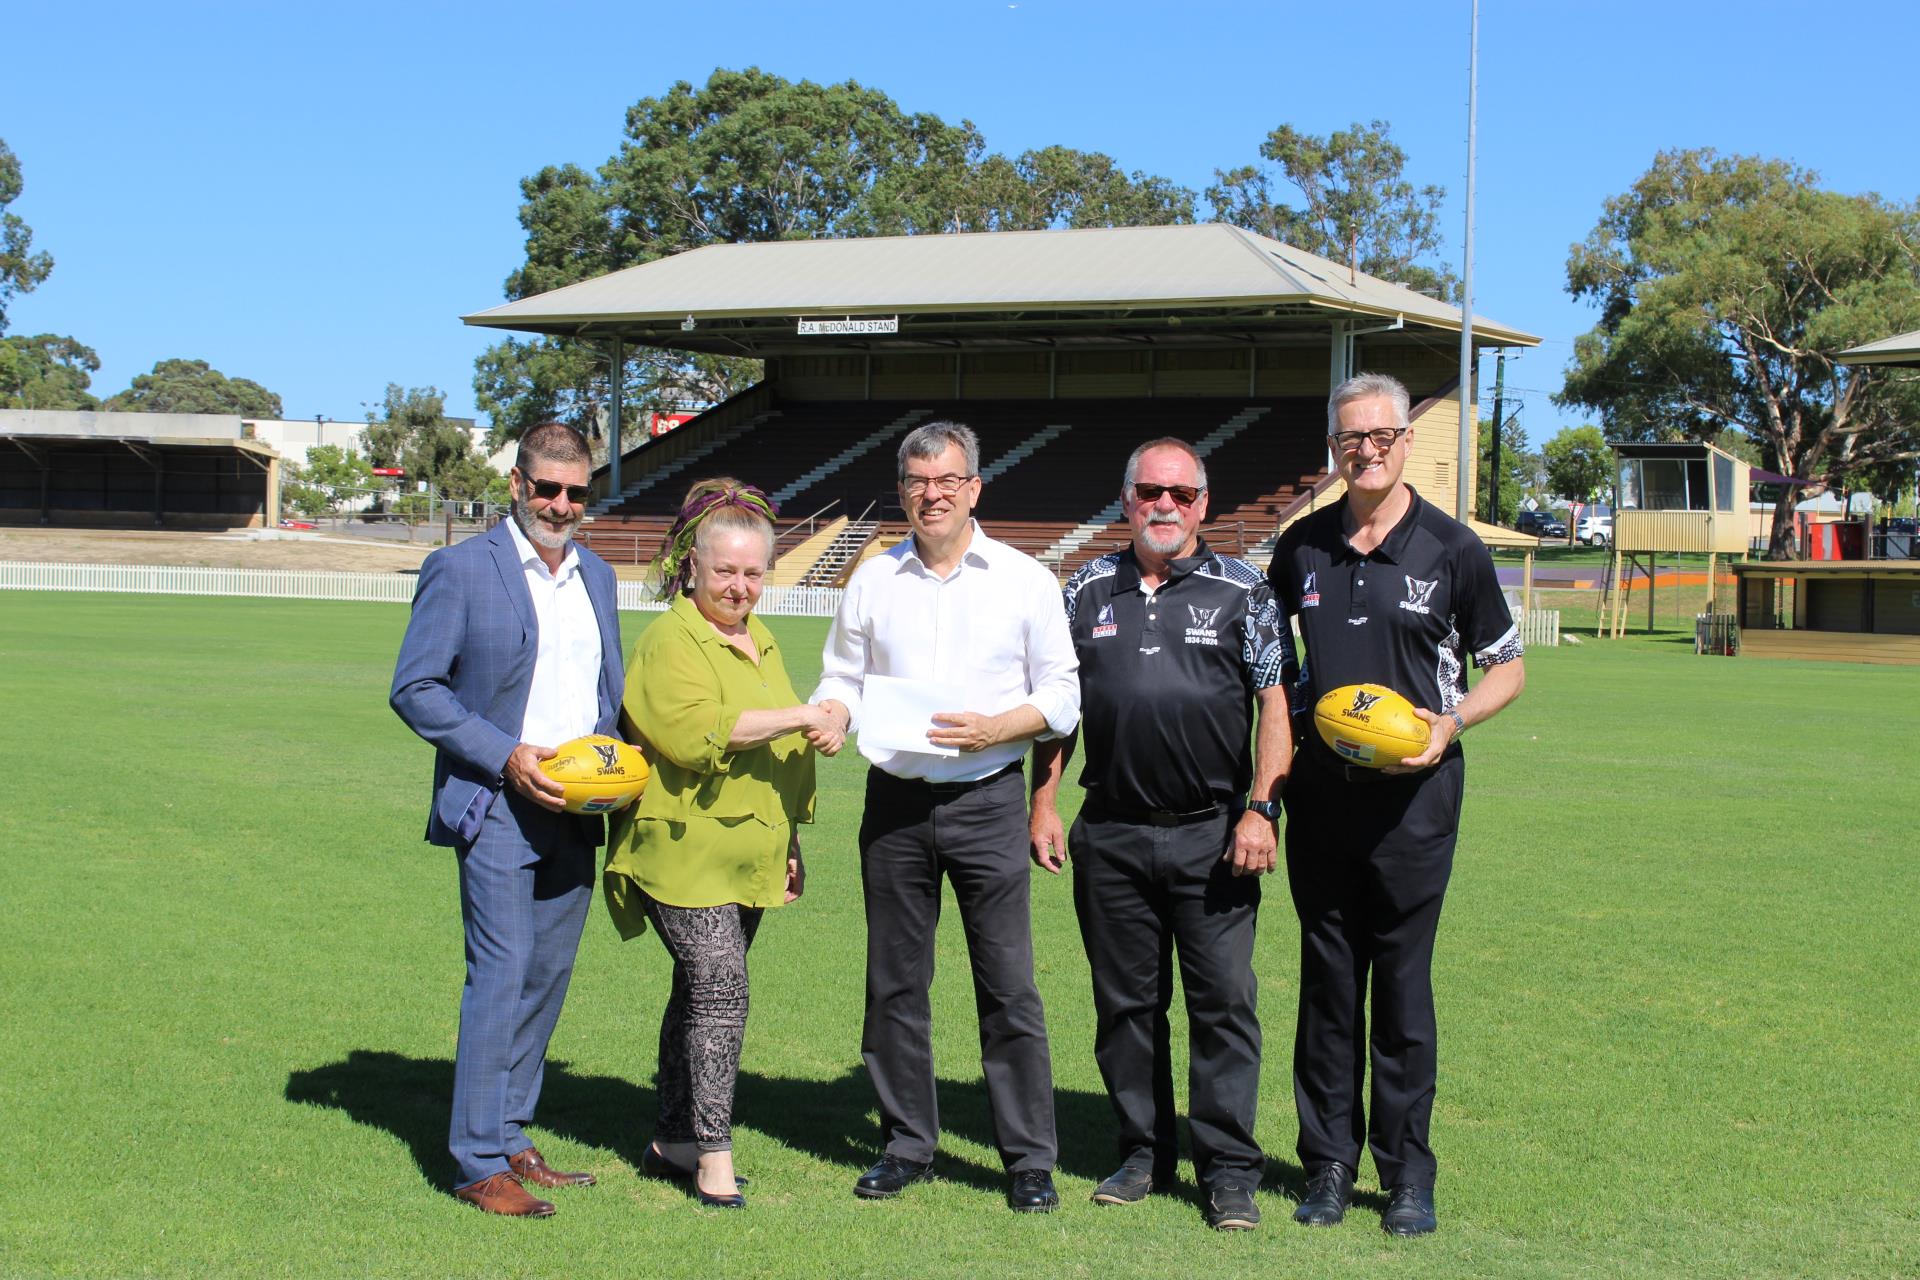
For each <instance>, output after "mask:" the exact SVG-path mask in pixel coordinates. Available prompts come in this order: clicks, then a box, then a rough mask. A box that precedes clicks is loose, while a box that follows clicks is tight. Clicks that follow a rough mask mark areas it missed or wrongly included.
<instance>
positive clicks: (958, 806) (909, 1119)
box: [860, 769, 1056, 1171]
mask: <svg viewBox="0 0 1920 1280" xmlns="http://www.w3.org/2000/svg"><path fill="white" fill-rule="evenodd" d="M943 875H944V876H946V877H947V878H948V879H949V880H950V881H951V882H952V883H953V895H954V898H955V900H956V901H957V902H958V903H959V904H960V921H961V924H962V926H963V928H964V929H965V932H966V937H967V958H968V960H969V961H970V962H971V964H972V966H973V998H974V1005H975V1007H976V1009H977V1010H978V1012H979V1017H980V1066H981V1069H982V1071H983V1072H984V1073H985V1076H986V1084H987V1100H988V1103H989V1105H990V1106H991V1107H992V1109H993V1126H994V1139H995V1142H996V1144H997V1145H998V1147H999V1149H1000V1158H1001V1160H1002V1161H1003V1162H1004V1163H1005V1164H1006V1167H1007V1169H1008V1170H1009V1171H1019V1170H1023V1169H1051V1168H1053V1165H1054V1159H1055V1154H1056V1146H1055V1138H1054V1125H1053V1065H1052V1061H1051V1059H1050V1058H1049V1056H1048V1052H1047V1024H1046V1016H1045V1014H1044V1012H1043V1011H1042V1009H1041V1007H1040V992H1039V990H1038V989H1037V988H1036V987H1035V986H1034V982H1033V929H1032V917H1031V911H1030V908H1029V892H1030V890H1029V879H1028V861H1027V804H1026V785H1025V780H1024V779H1023V778H1022V777H1021V775H1020V772H1019V771H1018V770H1015V771H1013V772H1011V773H1008V774H1005V775H1003V776H1001V777H999V778H996V779H994V780H993V781H991V782H988V783H985V784H983V785H981V786H979V787H976V788H974V789H972V790H970V791H965V792H961V793H958V794H951V793H942V792H939V791H934V790H930V789H928V788H927V787H926V786H924V785H923V784H919V783H914V782H909V781H905V780H902V779H899V778H894V777H892V776H890V775H888V774H886V773H884V772H882V771H881V770H879V769H873V770H870V771H869V772H868V774H867V808H866V815H865V817H864V818H863V819H862V821H861V823H860V884H861V890H862V894H863V897H864V899H865V902H866V912H867V1017H866V1031H865V1034H864V1035H863V1037H862V1039H861V1043H860V1048H861V1054H862V1056H863V1057H864V1058H865V1060H866V1064H867V1074H868V1075H869V1076H870V1077H871V1078H872V1080H873V1087H874V1092H875V1093H876V1094H878V1095H879V1102H880V1128H881V1135H882V1140H883V1141H884V1143H885V1145H886V1150H887V1153H888V1154H889V1155H895V1156H899V1157H900V1158H902V1159H905V1160H914V1161H926V1160H931V1159H933V1153H934V1149H935V1147H936V1146H937V1145H938V1144H939V1139H940V1110H939V1104H938V1101H937V1099H936V1098H935V1096H934V1075H933V1019H932V1011H931V1008H930V1006H929V1004H928V995H927V993H928V990H929V988H930V987H931V986H932V985H933V943H934V930H935V927H936V926H937V925H938V924H939V921H940V877H941V876H943Z"/></svg>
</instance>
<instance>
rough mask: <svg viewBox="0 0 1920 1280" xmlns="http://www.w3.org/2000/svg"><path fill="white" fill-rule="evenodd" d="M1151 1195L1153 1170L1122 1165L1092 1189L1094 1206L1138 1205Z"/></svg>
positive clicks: (1134, 1165)
mask: <svg viewBox="0 0 1920 1280" xmlns="http://www.w3.org/2000/svg"><path fill="white" fill-rule="evenodd" d="M1152 1193H1153V1170H1151V1169H1143V1168H1141V1167H1140V1166H1139V1165H1137V1164H1123V1165H1121V1166H1120V1167H1119V1168H1118V1169H1116V1170H1114V1171H1113V1172H1112V1173H1110V1174H1108V1175H1107V1180H1106V1181H1105V1182H1102V1183H1101V1184H1100V1185H1099V1186H1097V1187H1095V1188H1094V1189H1093V1202H1094V1203H1095V1204H1138V1203H1139V1202H1140V1201H1142V1200H1145V1199H1146V1198H1147V1197H1148V1196H1149V1195H1151V1194H1152Z"/></svg>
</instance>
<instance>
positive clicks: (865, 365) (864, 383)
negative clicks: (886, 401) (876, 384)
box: [860, 351, 873, 400]
mask: <svg viewBox="0 0 1920 1280" xmlns="http://www.w3.org/2000/svg"><path fill="white" fill-rule="evenodd" d="M860 398H861V399H862V400H871V399H873V352H871V351H869V352H867V354H865V355H863V356H861V357H860Z"/></svg>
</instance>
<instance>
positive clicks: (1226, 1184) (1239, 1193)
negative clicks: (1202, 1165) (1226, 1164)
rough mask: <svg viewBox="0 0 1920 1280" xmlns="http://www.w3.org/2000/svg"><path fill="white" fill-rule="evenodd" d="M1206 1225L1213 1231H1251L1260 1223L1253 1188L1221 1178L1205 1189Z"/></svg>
mask: <svg viewBox="0 0 1920 1280" xmlns="http://www.w3.org/2000/svg"><path fill="white" fill-rule="evenodd" d="M1207 1225H1208V1226H1210V1227H1212V1228H1213V1229H1214V1230H1215V1231H1251V1230H1253V1229H1254V1228H1255V1227H1257V1226H1259V1225H1260V1206H1258V1205H1256V1204H1255V1203H1254V1202H1253V1189H1252V1188H1251V1187H1249V1186H1247V1185H1246V1184H1245V1183H1243V1182H1236V1181H1234V1180H1232V1179H1230V1178H1223V1179H1221V1181H1220V1182H1219V1183H1218V1184H1216V1185H1215V1186H1213V1187H1211V1188H1209V1189H1208V1191H1207Z"/></svg>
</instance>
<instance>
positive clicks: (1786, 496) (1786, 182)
mask: <svg viewBox="0 0 1920 1280" xmlns="http://www.w3.org/2000/svg"><path fill="white" fill-rule="evenodd" d="M1817 182H1818V178H1817V176H1816V175H1815V174H1813V173H1811V172H1809V171H1807V170H1804V169H1801V168H1798V167H1797V166H1794V165H1792V164H1789V163H1787V162H1785V161H1781V160H1768V159H1762V158H1758V157H1754V156H1720V155H1718V154H1717V153H1715V152H1713V151H1711V150H1697V151H1674V152H1663V153H1661V154H1660V155H1659V156H1657V157H1656V158H1655V160H1654V163H1653V166H1652V168H1650V169H1648V170H1647V172H1646V173H1645V174H1644V175H1643V176H1642V177H1641V178H1640V179H1639V180H1638V181H1637V182H1635V183H1634V185H1633V189H1632V190H1631V191H1629V192H1627V193H1626V194H1624V195H1620V196H1615V197H1613V198H1611V199H1609V200H1608V201H1607V203H1606V206H1605V209H1604V212H1603V213H1602V216H1601V219H1600V222H1599V224H1598V225H1597V226H1595V227H1594V229H1593V231H1592V233H1591V234H1590V235H1589V236H1588V237H1587V239H1586V241H1585V242H1584V243H1582V244H1578V245H1575V246H1574V247H1573V251H1572V254H1571V256H1570V257H1569V258H1568V261H1567V290H1568V292H1569V293H1571V294H1573V295H1574V296H1575V297H1577V298H1585V299H1587V300H1588V301H1590V302H1592V303H1593V304H1594V305H1596V306H1597V307H1599V308H1600V313H1601V314H1600V322H1599V324H1598V325H1596V326H1595V327H1594V328H1593V330H1592V331H1590V332H1589V333H1587V334H1585V335H1583V336H1582V337H1581V338H1580V339H1579V340H1578V341H1577V342H1576V343H1575V348H1574V359H1573V364H1572V366H1571V367H1570V369H1569V371H1568V376H1567V380H1566V386H1565V389H1564V391H1563V392H1562V394H1561V396H1560V402H1561V403H1563V404H1580V405H1586V406H1589V407H1591V408H1594V409H1597V410H1599V411H1600V413H1601V415H1602V418H1603V421H1604V423H1605V425H1606V427H1607V430H1608V434H1609V435H1610V436H1612V437H1613V438H1615V439H1649V438H1654V439H1658V438H1694V439H1704V438H1712V437H1713V436H1715V435H1716V434H1717V433H1719V432H1720V431H1722V430H1723V429H1725V428H1728V427H1732V428H1736V429H1738V430H1740V431H1742V432H1744V433H1745V434H1747V435H1748V436H1750V437H1752V438H1753V439H1754V440H1755V441H1756V442H1757V443H1758V444H1759V445H1760V446H1761V448H1762V451H1763V454H1764V456H1765V457H1766V458H1767V460H1768V461H1769V462H1771V463H1772V464H1773V465H1774V466H1775V468H1776V469H1777V470H1780V471H1782V472H1785V473H1787V474H1789V475H1792V476H1794V477H1796V478H1799V479H1803V480H1811V481H1813V482H1814V484H1813V485H1811V486H1810V487H1807V488H1804V489H1801V490H1799V491H1798V492H1797V493H1796V492H1795V491H1793V490H1786V491H1784V492H1783V493H1782V495H1781V497H1780V499H1779V504H1778V507H1777V508H1776V512H1775V515H1776V519H1775V522H1774V544H1773V549H1772V552H1773V554H1775V555H1781V554H1785V552H1786V539H1787V537H1788V534H1789V531H1790V530H1789V521H1788V520H1787V519H1786V518H1785V517H1787V516H1789V515H1790V514H1791V509H1792V504H1793V502H1794V501H1795V500H1796V499H1797V498H1799V497H1803V496H1812V495H1816V494H1818V493H1821V492H1823V491H1824V490H1825V489H1826V488H1827V487H1828V486H1830V485H1839V484H1843V483H1845V482H1846V478H1847V477H1848V476H1849V475H1853V474H1867V473H1872V472H1873V471H1874V470H1875V469H1877V468H1883V467H1886V466H1888V465H1890V464H1896V463H1898V464H1903V465H1904V464H1908V463H1911V462H1912V461H1913V460H1914V459H1916V458H1920V435H1917V434H1916V431H1915V428H1914V426H1913V424H1914V423H1915V422H1916V421H1917V420H1920V380H1917V379H1914V378H1912V377H1911V376H1910V375H1902V374H1900V373H1899V372H1898V371H1894V372H1891V373H1890V372H1889V371H1887V370H1884V369H1877V368H1865V367H1851V366H1847V365H1842V364H1838V363H1836V362H1835V360H1834V357H1835V355H1836V354H1837V353H1839V352H1840V351H1842V350H1844V349H1845V348H1847V347H1850V346H1855V345H1857V344H1859V343H1862V342H1867V341H1871V340H1873V339H1875V338H1882V337H1886V336H1887V335H1889V334H1893V333H1899V332H1902V331H1905V330H1909V329H1914V328H1920V256H1917V254H1916V251H1917V250H1920V210H1916V208H1915V207H1913V206H1900V205H1897V204H1892V203H1889V202H1888V201H1885V200H1883V199H1881V198H1880V197H1879V196H1876V195H1864V196H1849V195H1842V194H1839V193H1836V192H1831V191H1823V190H1821V189H1819V187H1818V186H1817V185H1816V184H1817Z"/></svg>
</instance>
